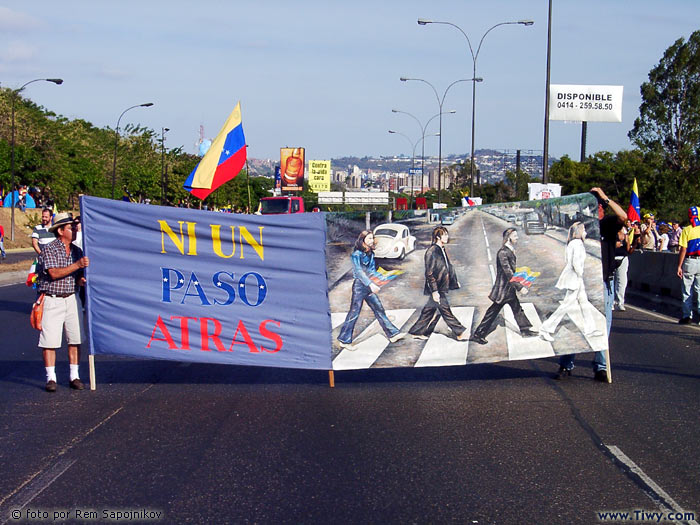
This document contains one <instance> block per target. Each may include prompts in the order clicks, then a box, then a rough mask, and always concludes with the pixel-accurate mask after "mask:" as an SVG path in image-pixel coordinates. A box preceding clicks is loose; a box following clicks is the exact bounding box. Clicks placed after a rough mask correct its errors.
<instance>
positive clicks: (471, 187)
mask: <svg viewBox="0 0 700 525" xmlns="http://www.w3.org/2000/svg"><path fill="white" fill-rule="evenodd" d="M534 23H535V22H533V21H532V20H517V21H513V22H500V23H498V24H496V25H494V26H492V27H490V28H489V29H488V30H487V31H486V32H485V33H484V34H483V35H482V36H481V40H479V47H477V48H476V53H474V48H472V43H471V41H470V40H469V37H468V36H467V34H466V33H465V32H464V31H463V30H462V28H461V27H459V26H458V25H457V24H453V23H452V22H438V21H435V20H426V19H424V18H419V19H418V25H420V26H424V25H428V24H443V25H448V26H452V27H454V28H456V29H457V30H459V32H460V33H462V35H464V38H466V39H467V44H468V45H469V52H470V53H471V55H472V65H473V68H472V146H471V176H470V179H469V196H470V197H471V196H473V195H474V122H475V105H476V82H479V81H478V80H476V60H477V58H479V51H481V44H483V42H484V38H486V35H488V34H489V33H490V32H491V30H493V29H495V28H497V27H498V26H505V25H516V24H519V25H523V26H531V25H533V24H534Z"/></svg>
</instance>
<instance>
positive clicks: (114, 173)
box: [112, 102, 153, 199]
mask: <svg viewBox="0 0 700 525" xmlns="http://www.w3.org/2000/svg"><path fill="white" fill-rule="evenodd" d="M152 105H153V102H146V103H145V104H136V105H135V106H131V107H129V108H126V109H125V110H124V111H122V114H121V115H119V118H118V119H117V127H116V129H115V130H114V161H113V162H112V199H114V184H115V182H116V180H117V146H119V123H120V122H121V120H122V117H123V116H124V113H126V112H127V111H129V110H130V109H134V108H149V107H151V106H152Z"/></svg>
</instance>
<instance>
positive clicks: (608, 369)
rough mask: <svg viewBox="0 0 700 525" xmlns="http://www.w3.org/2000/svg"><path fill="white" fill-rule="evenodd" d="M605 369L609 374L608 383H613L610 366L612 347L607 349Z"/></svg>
mask: <svg viewBox="0 0 700 525" xmlns="http://www.w3.org/2000/svg"><path fill="white" fill-rule="evenodd" d="M605 367H606V372H607V373H608V383H612V368H611V366H610V346H608V348H606V349H605Z"/></svg>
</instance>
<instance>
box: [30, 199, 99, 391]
mask: <svg viewBox="0 0 700 525" xmlns="http://www.w3.org/2000/svg"><path fill="white" fill-rule="evenodd" d="M73 227H74V225H73V217H72V215H71V214H70V213H58V214H56V217H55V219H54V222H53V225H52V226H51V227H50V228H49V231H51V232H52V233H54V234H55V235H56V239H55V240H54V241H53V242H50V243H48V244H47V245H46V246H45V247H44V249H43V250H42V252H41V255H40V256H39V260H40V265H41V267H42V270H41V272H40V273H39V292H40V293H44V294H45V295H44V315H43V319H42V322H41V325H42V327H41V334H40V335H39V345H38V346H39V347H40V348H41V349H42V350H43V354H44V367H45V368H46V391H47V392H55V391H56V349H57V348H60V347H61V335H62V332H63V331H65V333H66V343H67V344H68V361H69V362H70V387H71V388H72V389H74V390H83V388H85V387H84V386H83V383H82V382H81V381H80V375H79V373H78V366H79V363H80V343H81V330H82V314H81V310H80V308H79V306H78V301H77V299H76V297H75V291H76V289H77V286H78V283H79V282H80V281H81V280H84V278H83V277H82V270H83V269H84V268H87V266H88V265H89V264H90V261H89V260H88V258H87V257H83V252H82V250H80V248H78V247H77V246H75V245H74V244H72V242H73V240H74V235H73Z"/></svg>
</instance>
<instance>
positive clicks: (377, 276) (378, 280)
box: [369, 266, 403, 286]
mask: <svg viewBox="0 0 700 525" xmlns="http://www.w3.org/2000/svg"><path fill="white" fill-rule="evenodd" d="M402 273H403V270H391V271H389V270H385V269H384V268H382V267H381V266H380V267H379V268H378V269H377V270H375V272H374V273H373V274H372V275H370V276H369V278H370V280H371V281H372V282H373V283H374V284H376V285H377V286H384V285H385V284H387V283H388V282H389V281H392V280H394V279H396V278H397V277H398V276H399V275H401V274H402Z"/></svg>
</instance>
